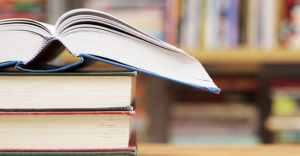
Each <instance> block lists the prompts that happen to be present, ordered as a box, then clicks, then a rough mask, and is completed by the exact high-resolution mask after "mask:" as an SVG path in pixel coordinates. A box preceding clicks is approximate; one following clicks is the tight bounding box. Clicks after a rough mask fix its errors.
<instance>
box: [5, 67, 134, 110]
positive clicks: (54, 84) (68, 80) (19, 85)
mask: <svg viewBox="0 0 300 156" xmlns="http://www.w3.org/2000/svg"><path fill="white" fill-rule="evenodd" d="M136 74H137V73H136V72H132V71H119V72H118V71H114V72H107V71H106V72H65V73H25V72H0V86H1V90H0V99H1V106H0V111H13V112H16V111H38V112H39V111H78V110H80V111H89V110H92V111H105V110H106V111H107V110H109V111H114V110H117V111H132V110H133V107H132V103H133V99H134V90H135V78H136Z"/></svg>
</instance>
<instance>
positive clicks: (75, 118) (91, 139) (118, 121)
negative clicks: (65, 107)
mask: <svg viewBox="0 0 300 156" xmlns="http://www.w3.org/2000/svg"><path fill="white" fill-rule="evenodd" d="M132 115H134V111H68V112H59V111H56V112H7V111H6V112H0V125H1V128H0V140H1V143H0V156H20V155H21V156H22V155H24V156H25V155H27V156H30V155H48V156H49V155H70V156H71V155H72V156H80V155H89V156H90V155H91V156H93V155H94V156H96V155H121V156H122V155H123V156H124V155H128V156H135V155H137V152H136V151H137V150H136V149H137V148H136V137H135V132H131V117H132Z"/></svg>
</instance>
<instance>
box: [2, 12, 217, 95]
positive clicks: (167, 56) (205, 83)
mask: <svg viewBox="0 0 300 156" xmlns="http://www.w3.org/2000/svg"><path fill="white" fill-rule="evenodd" d="M0 43H1V45H0V47H1V49H2V50H1V52H0V55H1V57H0V67H6V66H15V67H16V68H17V69H20V70H23V71H28V72H58V71H64V70H67V69H70V68H76V67H79V66H80V65H82V64H83V63H85V62H86V60H95V61H100V62H104V63H108V64H112V65H115V66H119V67H123V68H127V69H130V70H134V71H138V72H142V73H146V74H149V75H154V76H157V77H162V78H165V79H169V80H172V81H176V82H179V83H182V84H186V85H190V86H193V87H197V88H200V89H203V90H207V91H211V92H216V93H218V92H220V89H219V88H218V87H217V86H216V85H215V84H214V82H213V81H212V79H211V78H210V76H209V75H208V74H207V72H206V71H205V69H204V68H203V66H202V65H201V64H200V63H199V62H198V60H196V59H195V58H193V57H191V56H189V55H188V54H187V53H186V52H184V51H183V50H181V49H178V48H176V47H174V46H172V45H170V44H167V43H165V42H163V41H160V40H158V39H155V38H153V37H151V36H149V35H147V34H145V33H143V32H141V31H139V30H137V29H136V28H134V27H132V26H130V25H128V24H127V23H125V22H123V21H121V20H119V19H118V18H116V17H113V16H111V15H109V14H107V13H104V12H100V11H95V10H91V9H76V10H72V11H70V12H67V13H65V14H63V15H62V16H61V17H60V18H59V19H58V21H57V22H56V24H55V26H52V25H49V24H45V23H41V22H37V21H33V20H29V19H7V20H1V21H0ZM64 48H67V49H68V51H69V52H70V53H71V54H72V55H73V56H74V57H80V58H81V61H79V62H77V63H74V64H70V65H66V66H60V67H57V66H53V65H51V64H49V62H51V61H52V60H54V59H55V58H57V57H58V55H59V54H60V53H61V52H62V51H63V49H64Z"/></svg>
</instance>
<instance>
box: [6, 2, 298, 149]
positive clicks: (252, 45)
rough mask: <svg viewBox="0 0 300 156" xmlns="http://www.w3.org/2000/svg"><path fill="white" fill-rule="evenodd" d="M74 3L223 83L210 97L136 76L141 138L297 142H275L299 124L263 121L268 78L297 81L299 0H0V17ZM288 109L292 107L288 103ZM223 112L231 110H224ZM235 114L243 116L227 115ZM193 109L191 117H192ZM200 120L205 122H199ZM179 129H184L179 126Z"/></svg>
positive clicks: (44, 14)
mask: <svg viewBox="0 0 300 156" xmlns="http://www.w3.org/2000/svg"><path fill="white" fill-rule="evenodd" d="M81 7H87V8H92V9H98V10H102V11H105V12H108V13H110V14H112V15H114V16H117V17H118V18H121V19H122V20H124V21H126V22H128V23H129V24H130V25H133V26H135V27H136V28H138V29H139V30H142V31H143V32H145V33H147V34H150V35H151V36H154V37H156V38H158V39H161V40H164V41H166V42H168V43H171V44H173V45H175V46H179V47H181V48H183V49H185V50H186V51H187V52H188V53H189V54H190V55H192V56H194V57H195V58H196V59H198V60H199V61H200V62H201V63H202V64H203V65H204V66H205V68H206V69H207V71H208V73H210V75H211V77H212V78H213V79H214V80H215V82H216V84H217V85H218V86H219V87H220V88H222V93H221V95H218V96H217V95H213V94H209V93H206V92H202V91H199V90H198V89H195V88H191V87H186V86H182V85H178V84H175V83H173V82H170V81H167V80H162V79H159V78H154V77H151V76H147V75H144V74H140V76H139V77H138V85H137V118H136V119H135V120H136V121H135V125H134V127H135V128H136V129H138V132H140V133H141V134H138V135H139V137H138V138H140V140H139V141H140V142H169V143H174V144H181V143H184V144H205V143H207V144H208V143H209V144H226V143H227V144H231V145H240V144H245V145H247V144H251V145H252V144H260V143H274V142H275V143H281V142H284V143H299V140H300V139H299V140H298V141H295V140H293V141H286V140H284V139H283V141H280V138H284V137H286V138H289V137H290V138H293V137H295V136H297V137H298V136H300V135H299V134H300V133H299V129H296V130H295V129H292V130H288V131H286V132H284V131H283V132H281V131H278V130H276V131H273V130H272V128H271V129H270V128H269V127H268V126H267V125H268V124H267V123H268V121H269V118H271V119H272V117H277V116H278V114H277V115H276V113H275V115H274V112H273V104H274V103H276V102H274V101H276V100H278V99H277V98H278V97H277V96H274V95H273V93H274V92H276V90H280V88H279V89H278V88H276V87H274V86H273V85H272V84H271V81H273V80H274V78H278V77H279V78H281V77H282V76H284V78H283V79H282V81H283V82H285V83H286V82H289V81H290V78H300V77H299V75H300V74H299V73H300V72H299V71H298V69H300V67H299V64H300V44H299V43H300V24H299V23H300V22H299V19H300V18H299V17H300V2H299V1H297V0H269V1H260V0H101V1H100V0H1V1H0V10H1V11H0V19H4V18H9V17H26V18H31V19H35V20H41V21H44V22H49V23H52V24H54V23H55V21H56V20H57V18H58V17H59V16H60V15H61V14H62V13H64V12H66V11H68V10H71V9H75V8H81ZM62 58H63V61H62V62H63V63H67V64H68V63H72V62H74V61H78V60H74V59H73V58H72V57H71V55H69V54H68V53H64V54H63V57H62ZM101 66H103V64H101ZM275 86H276V85H275ZM295 86H298V85H295ZM295 86H294V87H295ZM299 88H300V87H298V89H299ZM280 92H284V91H280ZM298 92H300V90H294V91H293V93H290V91H288V93H284V94H285V95H286V96H290V94H292V97H293V98H296V100H294V101H297V102H294V105H295V103H298V102H299V100H298V97H295V93H298ZM297 96H298V95H297ZM279 101H280V98H279ZM282 101H283V103H284V100H282ZM287 101H288V100H287ZM292 101H293V100H292ZM285 103H286V102H285ZM287 105H288V104H287ZM229 108H230V109H229ZM279 108H280V109H286V108H285V107H283V108H281V107H279ZM291 108H292V109H293V110H295V109H297V110H298V107H295V106H291ZM178 110H180V111H182V112H180V111H178ZM191 110H193V111H195V112H192V111H191ZM203 110H206V112H203ZM229 111H232V114H226V112H229ZM208 112H211V113H208ZM215 112H219V113H215ZM222 112H223V113H222ZM224 112H225V113H224ZM239 112H244V115H245V116H242V115H240V116H239V115H236V116H234V114H239ZM197 113H199V114H198V116H196V115H195V116H192V115H191V114H197ZM247 114H248V116H247ZM249 114H250V115H249ZM189 115H190V116H189ZM230 115H233V116H230ZM287 116H289V117H290V116H292V117H295V116H296V117H298V114H297V115H295V114H289V115H287ZM280 117H281V116H280ZM284 117H285V116H284ZM186 118H188V119H189V120H188V122H185V121H186ZM222 119H224V120H222ZM286 120H287V121H288V118H287V119H286ZM292 120H293V119H292ZM292 120H291V121H292ZM293 121H294V120H293ZM208 122H210V123H208ZM202 124H203V125H206V126H202V127H201V125H202ZM228 125H231V126H228ZM185 126H190V127H189V129H184V128H183V127H185ZM298 126H299V125H298ZM245 127H249V128H248V129H247V130H245ZM205 128H206V129H205ZM192 129H198V130H197V131H196V132H195V131H192V132H191V130H192ZM214 129H216V130H215V131H210V130H214ZM217 129H219V130H220V131H218V130H217ZM192 134H193V135H192ZM235 134H236V135H235ZM238 134H239V135H238ZM197 137H198V138H197ZM297 137H296V138H297ZM287 140H288V139H287Z"/></svg>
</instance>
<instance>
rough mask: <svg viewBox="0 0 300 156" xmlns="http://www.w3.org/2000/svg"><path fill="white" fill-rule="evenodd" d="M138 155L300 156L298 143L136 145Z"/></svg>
mask: <svg viewBox="0 0 300 156" xmlns="http://www.w3.org/2000/svg"><path fill="white" fill-rule="evenodd" d="M138 153H139V154H138V156H300V145H259V146H174V145H167V144H141V145H138Z"/></svg>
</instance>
